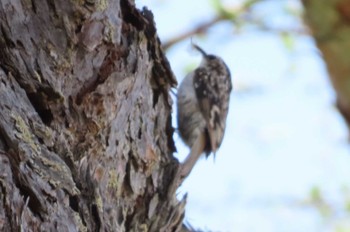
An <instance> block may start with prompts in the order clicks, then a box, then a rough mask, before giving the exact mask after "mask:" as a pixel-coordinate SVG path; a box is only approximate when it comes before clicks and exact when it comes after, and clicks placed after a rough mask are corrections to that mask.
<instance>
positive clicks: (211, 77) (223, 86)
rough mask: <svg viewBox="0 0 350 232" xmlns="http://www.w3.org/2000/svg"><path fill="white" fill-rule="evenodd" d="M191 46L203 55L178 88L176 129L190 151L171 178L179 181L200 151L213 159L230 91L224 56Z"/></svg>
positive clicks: (220, 139) (187, 171)
mask: <svg viewBox="0 0 350 232" xmlns="http://www.w3.org/2000/svg"><path fill="white" fill-rule="evenodd" d="M192 46H193V48H194V49H196V50H197V51H199V52H200V53H201V54H202V57H203V58H202V61H201V63H200V65H199V66H198V67H197V68H196V69H195V70H193V71H192V72H190V73H189V74H187V75H186V77H185V78H184V79H183V81H182V82H181V83H180V86H179V88H178V91H177V111H178V112H177V124H178V131H179V135H180V138H181V139H182V140H183V141H184V143H185V144H186V145H187V146H188V147H190V150H191V151H190V154H189V155H188V156H187V158H186V159H185V161H184V162H183V163H182V164H181V165H180V167H179V169H178V172H177V174H176V176H175V178H174V179H176V180H175V182H179V183H181V182H182V180H183V179H184V178H186V177H187V176H188V175H189V173H190V172H191V170H192V168H193V167H194V165H195V163H196V162H197V160H198V159H199V157H200V156H201V155H202V154H205V155H206V157H208V156H209V155H210V154H212V153H213V155H214V158H215V154H216V152H217V150H218V149H219V148H220V145H221V143H222V140H223V138H224V134H225V128H226V119H227V114H228V110H229V103H230V94H231V91H232V81H231V73H230V70H229V68H228V66H227V65H226V63H225V62H224V61H223V59H222V58H221V57H219V56H216V55H212V54H207V53H206V52H205V51H204V50H203V49H202V48H201V47H199V46H198V45H196V44H194V43H192ZM179 183H177V186H178V185H179ZM175 185H176V184H175Z"/></svg>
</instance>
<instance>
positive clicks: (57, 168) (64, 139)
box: [0, 0, 186, 231]
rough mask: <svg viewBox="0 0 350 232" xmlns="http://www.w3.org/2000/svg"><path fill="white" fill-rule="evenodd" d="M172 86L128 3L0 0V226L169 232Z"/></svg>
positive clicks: (145, 26) (149, 31)
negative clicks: (170, 93) (170, 94)
mask: <svg viewBox="0 0 350 232" xmlns="http://www.w3.org/2000/svg"><path fill="white" fill-rule="evenodd" d="M175 85H176V80H175V78H174V75H173V73H172V71H171V69H170V65H169V63H168V61H167V59H166V57H165V56H164V54H163V51H162V49H161V45H160V41H159V39H158V37H157V34H156V28H155V25H154V21H153V16H152V13H151V12H150V11H149V10H147V9H143V10H142V11H140V10H138V9H136V8H135V5H134V3H133V2H132V1H131V0H130V1H128V0H101V1H95V0H86V1H73V0H59V1H46V0H22V1H20V0H2V1H1V3H0V169H1V172H0V198H1V200H0V230H1V231H20V230H21V231H178V230H180V229H181V227H182V219H183V217H184V205H185V201H186V197H184V199H183V200H182V201H180V202H179V201H177V200H176V197H175V196H173V197H171V199H168V198H167V191H168V186H169V184H170V182H171V179H172V177H173V175H174V173H175V171H176V169H177V168H178V162H177V160H176V159H175V158H173V155H172V153H173V152H174V150H175V146H174V142H173V139H172V135H173V132H174V129H173V128H172V125H171V109H172V101H171V98H170V96H169V90H170V88H171V87H173V86H175Z"/></svg>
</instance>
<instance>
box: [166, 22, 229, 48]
mask: <svg viewBox="0 0 350 232" xmlns="http://www.w3.org/2000/svg"><path fill="white" fill-rule="evenodd" d="M223 20H225V19H224V18H222V17H220V16H217V17H215V18H213V19H212V20H211V21H209V22H206V23H203V24H201V25H199V26H197V27H196V28H194V29H192V30H190V31H188V32H185V33H184V34H181V35H178V36H176V37H174V38H172V39H170V40H168V41H167V42H165V43H164V44H163V49H164V50H167V49H168V48H169V47H171V46H173V45H174V44H176V43H178V42H180V41H182V40H185V39H187V38H191V37H192V36H194V35H197V34H202V33H205V32H206V31H207V30H208V29H209V28H210V27H212V26H214V25H215V24H217V23H218V22H220V21H223Z"/></svg>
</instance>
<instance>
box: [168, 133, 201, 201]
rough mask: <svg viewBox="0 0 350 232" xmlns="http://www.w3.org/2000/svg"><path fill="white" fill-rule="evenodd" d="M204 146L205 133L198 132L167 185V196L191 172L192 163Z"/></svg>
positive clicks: (171, 194)
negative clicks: (189, 149) (171, 180)
mask: <svg viewBox="0 0 350 232" xmlns="http://www.w3.org/2000/svg"><path fill="white" fill-rule="evenodd" d="M204 148H205V135H204V133H200V134H199V136H198V137H197V139H196V141H195V142H194V144H193V146H192V147H191V152H190V154H189V155H188V156H187V157H186V159H185V161H184V162H183V163H182V164H180V167H179V168H178V170H177V172H176V174H175V176H174V179H173V182H172V183H171V185H170V187H169V190H168V197H172V196H173V194H174V193H175V192H176V189H177V188H178V187H179V186H180V185H181V184H182V182H183V181H184V179H185V178H186V177H187V176H188V175H189V174H190V173H191V171H192V169H193V167H194V165H195V164H196V162H197V160H198V159H199V157H200V156H201V154H202V153H203V151H204Z"/></svg>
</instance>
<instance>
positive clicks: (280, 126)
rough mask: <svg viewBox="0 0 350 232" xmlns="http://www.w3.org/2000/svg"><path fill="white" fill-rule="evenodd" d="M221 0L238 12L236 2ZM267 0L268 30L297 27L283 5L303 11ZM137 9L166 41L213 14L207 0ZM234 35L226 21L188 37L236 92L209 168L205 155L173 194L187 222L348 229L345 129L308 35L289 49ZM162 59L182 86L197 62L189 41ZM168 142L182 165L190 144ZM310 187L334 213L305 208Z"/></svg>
mask: <svg viewBox="0 0 350 232" xmlns="http://www.w3.org/2000/svg"><path fill="white" fill-rule="evenodd" d="M225 2H226V3H227V4H228V5H229V6H235V5H236V4H237V3H239V2H240V1H225ZM265 2H267V4H261V5H259V6H258V7H257V8H256V12H257V14H258V15H259V16H261V17H263V18H264V20H266V22H267V23H268V24H269V25H271V27H274V28H282V27H288V28H290V27H299V26H300V25H301V21H300V19H298V18H294V17H291V16H290V15H288V14H286V13H285V11H284V9H285V5H286V4H287V5H288V6H289V7H294V8H298V7H300V3H299V2H298V1H296V0H288V1H287V0H286V1H265ZM136 5H137V6H138V7H139V8H141V7H142V6H144V5H145V6H147V7H148V8H149V9H151V10H152V11H153V13H154V15H155V20H156V24H157V28H158V33H159V35H160V38H161V40H162V41H167V39H169V38H172V37H173V36H175V35H178V34H181V33H183V32H184V31H186V30H188V29H191V28H193V27H195V26H196V25H198V23H200V22H203V21H206V20H210V19H211V17H213V14H214V12H213V10H212V8H211V6H210V4H209V1H203V0H202V1H199V0H193V1H185V0H177V1H170V0H163V1H151V0H147V1H136ZM184 6H185V7H184ZM233 31H234V30H233V28H232V26H231V25H230V24H228V23H221V24H219V25H217V26H215V27H214V28H212V29H211V30H210V31H209V33H208V35H207V36H205V37H204V38H202V37H194V38H193V39H194V41H195V42H196V43H198V44H199V45H200V46H201V47H203V49H205V50H206V51H207V52H208V53H213V54H216V55H220V56H222V57H223V59H224V60H225V61H226V63H227V64H228V66H229V67H230V69H231V73H232V76H233V83H234V92H233V94H232V96H231V104H230V112H229V115H228V125H227V131H226V134H225V138H224V141H223V144H222V147H221V148H220V150H219V152H218V154H217V156H216V160H215V162H213V159H212V158H209V159H208V160H205V159H204V158H203V159H201V160H200V161H199V162H198V163H197V165H196V166H195V167H194V170H193V172H192V173H191V175H190V176H189V178H188V179H187V180H186V181H185V183H184V184H183V186H182V187H181V188H180V190H179V195H181V194H183V193H185V192H188V193H189V197H188V203H187V207H186V220H187V221H188V222H190V223H191V224H192V225H193V226H195V227H199V228H201V229H208V230H211V231H235V232H243V231H259V232H261V231H262V232H265V231H266V232H271V231H273V232H274V231H276V232H277V231H278V232H280V231H286V232H288V231H291V232H292V231H293V232H295V231H298V232H303V231H305V232H313V231H315V232H320V231H321V232H322V231H335V230H336V229H337V228H340V227H344V228H345V227H346V228H350V225H349V224H348V222H347V221H348V219H349V218H346V217H345V216H344V215H345V214H344V212H345V210H344V189H346V187H347V186H350V183H349V179H350V168H349V165H350V156H349V148H348V143H347V130H346V127H345V123H344V121H343V119H342V118H341V116H340V115H339V113H338V112H337V110H336V109H335V107H334V105H333V103H334V99H335V95H334V92H333V90H332V88H331V85H330V83H329V80H328V76H327V75H328V74H327V72H326V68H325V64H324V63H323V60H322V57H321V55H320V54H319V52H318V50H317V48H316V47H315V43H314V41H313V39H312V38H311V37H309V36H307V35H300V36H296V37H295V39H294V47H293V50H292V51H290V50H288V49H287V48H286V46H285V44H284V43H283V42H282V40H281V37H280V36H279V35H278V34H276V33H273V32H261V31H257V30H256V29H254V28H253V27H250V28H247V29H245V30H243V31H242V32H241V33H239V34H237V33H233ZM167 57H168V59H169V61H170V63H171V66H172V68H173V71H174V72H175V75H176V76H177V78H178V80H179V81H181V80H182V78H183V77H184V76H185V75H186V68H185V67H188V66H189V65H190V64H191V65H194V66H196V65H198V63H199V62H200V59H201V57H200V55H199V54H197V53H196V52H194V51H192V50H191V49H190V40H186V41H183V42H180V43H179V44H176V45H175V46H173V47H172V48H171V49H169V51H167ZM174 119H175V112H174ZM174 126H175V127H176V121H175V120H174ZM174 140H175V142H176V146H177V148H178V154H176V155H177V157H179V159H183V158H184V157H185V156H186V155H187V154H188V148H187V147H185V146H184V145H183V143H182V142H181V140H180V138H179V137H178V136H177V135H175V137H174ZM314 187H317V188H319V189H320V190H321V191H322V194H323V196H324V198H325V199H326V200H327V202H329V203H330V204H331V206H332V209H334V212H332V214H331V215H330V216H328V217H324V216H322V214H320V213H319V211H318V210H316V209H315V208H314V207H312V206H311V205H310V204H308V199H309V196H310V191H311V189H312V188H314ZM252 222H254V223H252ZM296 222H298V223H296ZM347 226H349V227H347Z"/></svg>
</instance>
